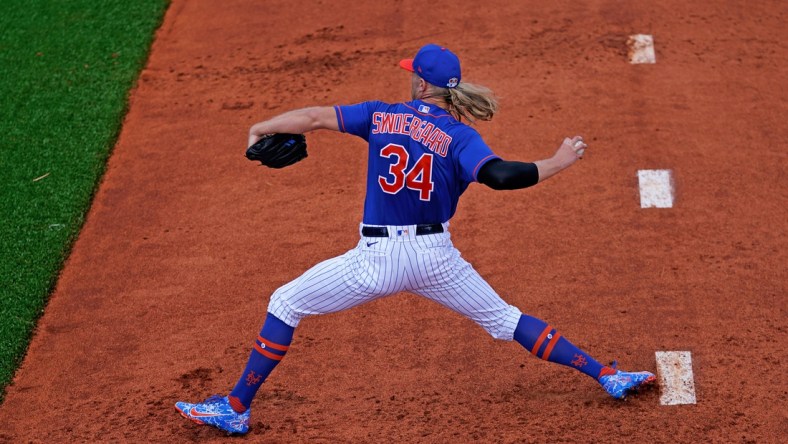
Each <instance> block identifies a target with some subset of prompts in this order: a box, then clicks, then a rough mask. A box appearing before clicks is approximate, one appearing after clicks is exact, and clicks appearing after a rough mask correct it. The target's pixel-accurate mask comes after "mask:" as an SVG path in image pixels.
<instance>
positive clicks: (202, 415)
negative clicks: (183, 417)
mask: <svg viewBox="0 0 788 444" xmlns="http://www.w3.org/2000/svg"><path fill="white" fill-rule="evenodd" d="M189 416H194V417H195V418H211V417H215V416H226V415H224V414H222V413H202V412H198V411H197V410H195V409H194V407H192V408H191V410H189Z"/></svg>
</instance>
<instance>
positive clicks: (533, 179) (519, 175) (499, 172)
mask: <svg viewBox="0 0 788 444" xmlns="http://www.w3.org/2000/svg"><path fill="white" fill-rule="evenodd" d="M476 178H477V179H478V180H479V183H483V184H485V185H487V186H488V187H490V188H492V189H494V190H518V189H520V188H528V187H530V186H533V185H536V184H537V183H539V169H538V168H537V167H536V164H533V163H525V162H517V161H506V160H501V159H494V160H491V161H489V162H487V163H485V164H484V166H482V168H481V169H480V170H479V174H478V175H477V176H476Z"/></svg>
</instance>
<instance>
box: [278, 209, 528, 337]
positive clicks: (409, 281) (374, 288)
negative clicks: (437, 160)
mask: <svg viewBox="0 0 788 444" xmlns="http://www.w3.org/2000/svg"><path fill="white" fill-rule="evenodd" d="M448 226H449V224H448V223H444V224H443V227H444V232H443V233H438V234H428V235H423V236H416V226H415V225H406V226H387V228H388V232H389V237H364V236H363V235H362V236H361V240H360V241H359V243H358V245H357V246H356V248H354V249H352V250H350V251H348V252H347V253H345V254H343V255H341V256H338V257H335V258H332V259H328V260H326V261H323V262H321V263H319V264H317V265H315V266H314V267H312V268H311V269H309V270H308V271H307V272H306V273H304V274H303V275H301V276H300V277H299V278H297V279H295V280H294V281H292V282H290V283H288V284H286V285H283V286H282V287H280V288H279V289H277V290H276V291H275V292H274V294H273V295H272V296H271V301H270V303H269V305H268V311H269V312H270V313H271V314H273V315H274V316H276V317H277V318H279V319H281V320H282V321H283V322H285V323H286V324H288V325H290V326H291V327H296V326H297V325H298V323H299V322H300V321H301V319H303V318H304V317H306V316H312V315H319V314H326V313H334V312H337V311H341V310H346V309H348V308H351V307H355V306H357V305H360V304H363V303H364V302H368V301H372V300H374V299H377V298H380V297H383V296H388V295H391V294H394V293H398V292H401V291H409V292H411V293H415V294H418V295H421V296H424V297H426V298H428V299H431V300H433V301H435V302H437V303H439V304H441V305H443V306H445V307H447V308H450V309H452V310H454V311H456V312H457V313H460V314H461V315H463V316H465V317H467V318H469V319H471V320H472V321H474V322H476V323H477V324H479V325H480V326H481V327H482V328H484V329H485V330H486V331H487V332H488V333H489V334H490V335H492V336H493V337H494V338H496V339H502V340H506V341H511V340H512V336H513V335H514V329H515V328H516V327H517V323H518V322H519V320H520V314H521V312H520V310H519V309H517V307H514V306H512V305H509V304H507V303H506V302H505V301H504V300H503V299H501V297H500V296H498V294H497V293H496V292H495V290H493V289H492V287H490V285H489V284H488V283H487V282H486V281H485V280H484V279H483V278H482V277H481V276H480V275H479V273H478V272H477V271H476V270H474V269H473V267H472V266H471V264H469V263H468V262H467V261H465V259H463V258H462V257H461V256H460V252H459V251H458V250H457V249H456V248H454V245H452V242H451V235H450V234H449V232H448ZM360 231H361V230H360V228H359V232H360Z"/></svg>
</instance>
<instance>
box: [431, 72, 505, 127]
mask: <svg viewBox="0 0 788 444" xmlns="http://www.w3.org/2000/svg"><path fill="white" fill-rule="evenodd" d="M430 86H431V87H432V90H431V91H430V95H431V96H433V97H440V98H441V99H443V101H444V102H446V105H447V108H448V109H447V111H448V112H449V113H450V114H451V115H452V116H454V118H455V119H457V120H459V121H462V119H463V118H464V119H466V120H468V121H469V122H471V123H473V122H475V121H476V120H492V118H493V116H494V115H495V113H496V112H497V111H498V98H497V97H495V94H494V93H493V92H492V90H490V88H487V87H486V86H482V85H476V84H473V83H468V82H462V83H460V84H459V85H457V86H456V87H454V88H441V87H438V86H435V85H432V84H430Z"/></svg>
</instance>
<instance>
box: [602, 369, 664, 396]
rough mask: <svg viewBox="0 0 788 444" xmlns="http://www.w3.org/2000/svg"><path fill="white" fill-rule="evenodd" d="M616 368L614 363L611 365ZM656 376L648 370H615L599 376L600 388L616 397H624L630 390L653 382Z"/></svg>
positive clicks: (632, 390)
mask: <svg viewBox="0 0 788 444" xmlns="http://www.w3.org/2000/svg"><path fill="white" fill-rule="evenodd" d="M612 367H613V368H614V369H615V368H616V364H615V363H613V366H612ZM656 380H657V377H656V376H654V374H653V373H649V372H623V371H621V370H616V372H615V373H614V374H612V375H605V376H602V377H600V378H599V383H600V384H602V388H604V389H605V391H606V392H607V393H608V394H609V395H610V396H612V397H614V398H616V399H624V398H626V397H627V395H628V394H629V393H631V392H634V391H637V390H638V389H640V388H642V387H646V386H648V385H651V384H653V383H654V382H655V381H656Z"/></svg>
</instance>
